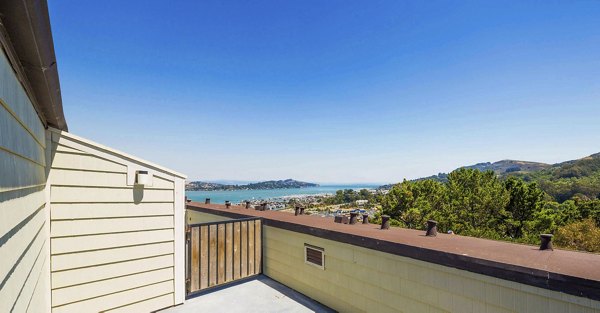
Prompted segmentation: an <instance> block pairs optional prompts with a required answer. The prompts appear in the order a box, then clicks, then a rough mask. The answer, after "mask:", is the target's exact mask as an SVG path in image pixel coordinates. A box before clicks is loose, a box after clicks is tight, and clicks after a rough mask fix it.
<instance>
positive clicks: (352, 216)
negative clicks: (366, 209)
mask: <svg viewBox="0 0 600 313" xmlns="http://www.w3.org/2000/svg"><path fill="white" fill-rule="evenodd" d="M356 222H358V213H356V212H352V213H350V225H354V224H356Z"/></svg>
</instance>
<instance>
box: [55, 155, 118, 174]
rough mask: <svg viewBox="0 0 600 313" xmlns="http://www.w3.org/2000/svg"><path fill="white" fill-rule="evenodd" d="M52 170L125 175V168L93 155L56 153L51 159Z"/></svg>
mask: <svg viewBox="0 0 600 313" xmlns="http://www.w3.org/2000/svg"><path fill="white" fill-rule="evenodd" d="M52 168H65V169H72V170H85V171H99V172H115V173H127V166H125V165H123V164H119V163H115V162H112V161H109V160H105V159H102V158H99V157H96V156H93V155H81V154H71V153H63V152H57V153H55V154H54V158H53V159H52Z"/></svg>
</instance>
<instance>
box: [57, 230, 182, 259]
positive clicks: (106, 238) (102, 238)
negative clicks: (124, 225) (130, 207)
mask: <svg viewBox="0 0 600 313" xmlns="http://www.w3.org/2000/svg"><path fill="white" fill-rule="evenodd" d="M173 239H174V238H173V230H171V229H161V230H149V231H140V232H131V233H119V234H104V235H89V236H79V237H63V238H52V244H51V252H52V254H61V253H70V252H83V251H91V250H97V249H108V248H118V247H125V246H135V245H145V244H151V243H159V242H165V241H173Z"/></svg>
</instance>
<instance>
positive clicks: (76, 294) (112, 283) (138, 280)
mask: <svg viewBox="0 0 600 313" xmlns="http://www.w3.org/2000/svg"><path fill="white" fill-rule="evenodd" d="M172 279H173V268H165V269H160V270H155V271H151V272H144V273H139V274H134V275H128V276H121V277H117V278H111V279H107V280H100V281H96V282H90V283H87V284H81V285H75V286H71V287H66V288H60V289H54V290H52V305H53V306H59V305H63V304H67V303H71V302H79V301H82V300H86V299H90V298H94V297H99V296H103V295H108V294H111V293H117V292H121V291H123V290H127V289H133V288H139V287H142V286H145V285H150V284H154V283H160V282H163V281H167V280H172ZM171 291H172V289H171ZM80 312H81V311H80Z"/></svg>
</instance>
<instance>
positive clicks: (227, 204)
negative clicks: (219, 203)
mask: <svg viewBox="0 0 600 313" xmlns="http://www.w3.org/2000/svg"><path fill="white" fill-rule="evenodd" d="M225 206H226V207H227V208H228V209H229V208H231V202H229V200H227V201H225Z"/></svg>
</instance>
